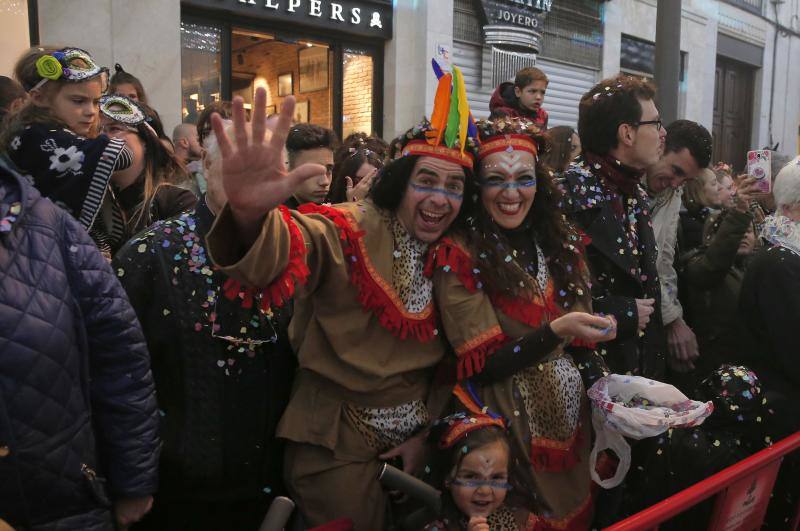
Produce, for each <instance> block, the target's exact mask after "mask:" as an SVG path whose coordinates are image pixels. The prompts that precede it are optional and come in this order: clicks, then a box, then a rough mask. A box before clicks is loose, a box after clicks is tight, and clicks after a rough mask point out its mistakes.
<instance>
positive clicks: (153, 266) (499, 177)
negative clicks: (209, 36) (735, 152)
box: [0, 47, 800, 531]
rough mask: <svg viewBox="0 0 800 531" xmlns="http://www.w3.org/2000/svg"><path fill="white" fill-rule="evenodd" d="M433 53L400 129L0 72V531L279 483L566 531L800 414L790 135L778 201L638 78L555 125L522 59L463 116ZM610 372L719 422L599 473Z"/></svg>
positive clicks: (61, 68) (59, 61)
mask: <svg viewBox="0 0 800 531" xmlns="http://www.w3.org/2000/svg"><path fill="white" fill-rule="evenodd" d="M436 74H437V77H439V80H438V86H437V90H436V98H435V102H434V108H433V112H432V114H431V117H430V120H423V121H422V122H420V123H419V124H416V125H413V126H412V127H410V128H409V129H408V130H407V131H406V132H405V133H404V134H402V135H400V136H399V137H398V138H395V139H393V140H392V141H391V142H388V143H387V142H385V141H384V140H382V139H380V138H377V137H375V136H371V135H369V134H367V133H354V134H351V135H349V136H348V137H347V138H345V139H343V140H342V141H341V142H340V141H339V139H338V138H337V135H336V134H335V132H334V131H333V130H331V129H329V128H326V127H322V126H319V125H314V124H306V123H296V124H295V123H292V118H291V117H292V115H293V108H294V100H293V98H291V97H288V98H286V99H285V101H284V103H283V106H282V108H281V110H280V112H279V113H278V114H274V115H270V116H267V115H266V107H267V106H266V103H267V102H266V93H265V91H264V90H263V89H258V90H257V91H256V92H255V96H254V103H253V108H252V112H251V115H250V120H249V121H248V120H247V119H246V114H245V110H244V107H243V103H242V101H241V99H238V98H237V99H236V100H235V101H233V102H217V103H214V104H212V105H209V106H207V107H206V108H205V109H204V110H203V111H202V113H201V114H200V115H199V116H198V119H197V123H196V124H180V125H178V126H177V127H176V128H175V129H174V131H173V134H172V136H171V137H170V136H168V135H167V134H166V133H165V131H164V127H163V125H162V122H161V119H160V117H159V115H158V113H157V112H156V111H155V110H154V109H152V108H151V107H150V106H148V103H147V102H148V99H147V96H146V93H145V87H144V86H143V85H142V83H141V82H139V80H138V79H137V78H136V77H135V76H134V75H132V74H131V73H128V72H126V71H125V70H124V69H123V68H122V66H120V65H119V64H117V65H115V73H114V75H113V76H111V77H110V79H109V78H108V70H107V69H105V68H103V67H101V66H100V65H98V64H97V63H96V62H95V61H94V59H93V58H92V56H91V55H90V54H89V53H88V52H86V51H84V50H81V49H78V48H62V49H57V48H52V47H36V48H32V49H31V50H29V51H28V52H27V53H26V54H24V55H23V56H22V57H21V58H20V59H19V61H18V62H17V64H16V68H15V71H14V79H10V78H0V109H2V113H3V119H2V120H3V121H2V125H1V126H0V152H1V153H2V157H0V312H2V319H0V345H2V348H1V349H0V351H1V352H2V356H0V396H2V399H1V400H0V477H1V478H3V481H0V529H3V526H4V525H10V526H11V527H12V528H14V529H30V530H38V531H50V530H66V529H88V530H110V529H113V528H115V527H116V528H118V529H128V528H129V527H131V528H132V529H134V530H143V531H147V530H170V531H172V530H179V531H180V530H187V531H188V530H203V529H208V530H220V529H225V530H253V531H255V530H256V529H258V527H259V525H260V523H261V522H262V520H263V518H264V516H265V514H266V512H267V510H268V508H269V505H270V503H271V502H272V500H273V499H275V498H276V497H277V496H288V497H289V498H291V499H292V500H293V501H294V502H295V503H296V504H297V511H296V513H295V515H294V518H293V520H292V523H291V524H290V525H291V526H292V527H291V528H292V529H310V528H318V529H356V530H368V531H371V530H380V529H428V530H432V529H438V530H468V531H479V530H489V529H491V530H537V531H543V530H585V529H590V528H595V527H598V526H604V525H608V524H610V523H613V522H615V521H618V520H620V519H622V518H623V517H625V516H626V515H630V514H633V513H635V512H637V511H638V510H641V509H643V508H645V507H646V506H648V505H652V504H653V503H656V502H657V501H659V500H662V499H664V498H666V497H668V496H669V495H671V494H674V493H675V492H678V491H679V490H681V489H683V488H686V487H688V486H689V485H691V484H692V483H694V482H696V481H699V480H700V479H703V478H705V477H708V476H709V475H711V474H713V473H715V472H717V471H719V470H722V469H723V468H725V467H727V466H729V465H731V464H733V463H735V462H737V461H739V460H741V459H743V458H744V457H746V456H748V455H751V454H752V453H755V452H757V451H758V450H760V449H763V448H765V447H768V446H770V445H771V444H772V443H774V442H776V441H778V440H780V439H781V438H783V437H785V436H787V435H789V434H791V433H793V432H795V431H797V430H800V417H798V415H797V414H796V411H795V410H794V405H795V404H797V403H798V401H800V371H798V369H797V366H796V365H795V364H794V363H793V362H794V361H795V359H794V358H795V357H796V353H797V351H796V350H794V349H795V348H796V347H795V344H794V342H793V340H794V323H795V322H796V319H797V317H796V316H797V315H800V157H795V158H792V159H787V160H784V161H783V162H785V164H783V165H782V167H776V168H775V170H774V172H773V175H774V176H775V177H774V179H773V182H772V183H771V186H770V192H769V193H764V192H762V191H760V190H762V188H760V186H759V183H758V182H757V179H756V178H755V177H753V176H750V175H747V174H746V173H744V172H734V171H732V169H731V167H730V165H728V164H725V163H722V162H720V163H717V164H714V163H713V161H712V137H711V135H710V134H709V132H708V130H707V129H706V128H705V127H703V126H702V125H701V124H699V123H696V122H692V121H689V120H677V121H674V122H673V123H670V124H663V123H662V121H661V118H660V116H659V111H658V108H657V106H656V101H657V95H656V92H655V89H654V87H653V85H651V84H650V82H648V81H647V80H644V79H640V78H635V77H631V76H628V75H623V74H619V75H616V76H614V77H612V78H609V79H605V80H602V81H601V82H599V83H598V84H597V85H596V86H594V87H593V88H592V89H591V90H589V91H588V92H587V93H586V94H585V95H584V96H583V97H582V98H581V100H580V104H579V118H578V123H577V130H575V129H573V128H571V127H567V126H558V127H553V128H548V122H549V119H548V113H547V111H546V110H545V108H544V107H545V103H544V102H545V99H546V92H547V86H548V78H547V76H546V75H545V73H544V72H542V71H541V70H539V69H537V68H533V67H531V68H525V69H523V70H521V71H520V72H519V73H517V75H516V79H515V80H514V82H513V83H512V82H508V83H503V84H501V85H500V86H498V87H497V89H496V91H495V92H494V94H493V95H492V98H491V101H490V109H491V116H490V117H488V118H487V119H483V120H479V121H477V122H476V121H475V120H474V119H473V117H472V115H471V113H470V111H469V108H468V105H467V104H466V93H465V89H464V84H463V78H462V77H461V75H460V72H459V71H458V69H457V68H455V67H454V68H453V72H452V73H447V72H442V71H437V72H436ZM409 125H410V124H409ZM780 160H782V159H781V158H780V157H779V156H777V154H775V156H773V161H776V162H777V161H780ZM793 316H794V317H793ZM793 353H795V354H793ZM612 373H615V374H620V375H630V376H639V377H643V378H646V379H648V381H659V382H666V383H669V384H672V385H674V386H675V387H676V388H678V389H680V390H681V391H682V392H683V393H685V395H686V396H688V397H689V398H692V399H695V400H699V401H703V402H710V403H712V404H713V405H714V412H713V413H712V414H711V416H710V417H708V419H707V420H706V421H705V423H703V424H701V425H697V426H693V427H691V428H685V429H670V430H669V432H668V433H665V434H664V436H662V437H651V438H646V439H643V440H641V441H629V442H630V445H631V450H632V452H631V463H630V465H631V467H630V472H629V473H628V475H627V477H626V478H625V481H624V482H623V483H622V485H620V486H618V487H615V488H612V489H603V488H600V487H599V486H598V484H597V483H596V482H594V481H593V480H592V475H593V474H597V475H599V477H601V478H605V477H610V476H612V475H613V474H614V471H615V469H616V467H617V466H618V464H619V460H620V457H621V456H619V455H616V454H615V453H614V452H611V451H607V452H603V453H602V454H601V456H600V458H599V459H597V460H596V462H595V460H594V459H590V455H589V454H590V450H591V448H592V444H593V441H594V439H595V436H596V434H595V433H594V429H593V424H592V420H591V415H592V406H591V404H590V400H589V398H588V396H587V390H588V389H590V388H591V387H592V386H593V385H595V384H596V383H597V382H598V381H599V380H601V379H602V378H604V377H606V376H608V375H609V374H612ZM386 463H389V464H391V465H393V466H395V467H396V468H398V469H400V470H402V471H403V472H404V473H406V474H409V475H413V476H416V477H417V478H419V479H421V480H422V481H424V482H426V483H428V484H429V485H431V486H432V487H434V488H435V489H438V491H440V492H441V497H440V498H439V499H438V503H437V504H435V505H436V506H437V507H438V508H439V509H438V510H436V511H433V510H431V509H430V507H429V506H427V505H425V504H424V503H422V502H421V500H419V499H415V498H414V496H408V495H405V494H403V493H398V492H395V491H391V490H387V489H386V488H384V487H383V486H382V484H381V483H380V482H379V480H378V479H377V478H378V476H379V474H380V472H381V470H383V468H384V467H385V465H386ZM799 477H800V466H799V465H798V459H797V458H794V459H793V458H791V457H790V458H788V459H787V460H786V463H785V464H784V468H783V472H782V474H781V475H780V476H779V478H778V481H777V483H776V486H775V489H774V492H773V500H772V503H771V505H770V512H769V515H768V518H767V524H766V525H767V526H768V527H769V528H770V529H785V528H787V527H786V526H787V525H788V522H789V519H790V518H791V517H793V515H794V513H793V511H794V510H795V509H796V508H797V500H798V497H797V495H798V490H800V485H798V478H799ZM709 510H710V508H709V507H706V506H703V505H701V506H698V507H697V508H695V509H693V510H692V511H691V512H690V513H689V514H686V515H683V517H682V518H683V520H681V519H680V518H678V519H676V520H675V521H673V522H672V525H674V526H676V527H681V526H683V527H686V526H687V525H689V526H690V527H689V528H692V529H694V528H696V527H691V526H692V525H696V522H697V521H698V516H699V515H701V514H702V513H708V512H709Z"/></svg>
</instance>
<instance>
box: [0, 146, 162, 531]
mask: <svg viewBox="0 0 800 531" xmlns="http://www.w3.org/2000/svg"><path fill="white" fill-rule="evenodd" d="M9 205H13V206H12V207H11V208H9ZM20 207H21V211H20V212H19V213H18V214H16V215H13V213H14V212H15V211H16V209H17V208H20ZM0 218H3V219H2V220H0V229H2V231H0V448H2V454H0V519H3V520H6V521H7V522H9V523H10V524H11V525H12V526H14V527H17V528H27V529H35V530H42V531H44V530H54V529H92V530H101V529H102V530H111V529H113V526H112V524H111V517H110V512H109V505H110V503H109V498H111V499H119V498H123V497H127V498H130V497H141V496H145V495H149V494H152V493H153V492H155V491H156V487H157V482H158V481H157V480H158V478H157V463H158V454H159V442H158V438H157V426H158V424H157V422H158V421H157V418H156V415H157V412H156V401H155V394H154V388H153V380H152V376H151V373H150V363H149V358H148V355H147V349H146V347H145V342H144V337H143V336H142V331H141V328H140V327H139V323H138V322H137V321H136V315H135V314H134V312H133V310H132V309H131V306H130V303H129V302H128V298H127V296H126V295H125V292H124V291H123V289H122V287H121V286H120V285H119V282H118V281H117V279H116V278H115V276H114V274H113V272H112V270H111V268H110V267H109V265H108V263H107V262H106V261H105V259H103V257H102V256H101V255H100V253H99V252H98V250H97V247H96V246H95V244H94V243H93V242H92V240H91V239H90V238H89V235H88V234H87V233H86V232H85V231H84V229H83V228H82V227H81V226H80V225H79V224H78V222H77V221H76V220H75V219H74V218H73V217H72V216H70V215H69V214H67V213H66V212H65V211H63V210H61V209H60V208H57V207H56V206H55V205H53V203H51V202H50V201H49V200H47V199H44V198H42V197H41V196H40V195H39V192H37V191H36V190H35V189H34V188H33V187H32V186H31V185H29V184H28V183H27V181H26V180H25V179H24V178H22V177H20V176H19V175H16V174H14V173H12V172H11V171H10V170H9V169H8V167H7V166H6V164H5V162H3V161H2V160H0Z"/></svg>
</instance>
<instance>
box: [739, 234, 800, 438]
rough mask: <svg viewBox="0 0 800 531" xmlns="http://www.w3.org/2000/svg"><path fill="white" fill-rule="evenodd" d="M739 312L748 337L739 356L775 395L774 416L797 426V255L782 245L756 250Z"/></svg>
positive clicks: (799, 425)
mask: <svg viewBox="0 0 800 531" xmlns="http://www.w3.org/2000/svg"><path fill="white" fill-rule="evenodd" d="M739 315H740V318H741V319H742V321H743V322H744V323H746V326H747V332H748V334H749V335H750V337H751V338H752V342H751V343H745V344H743V345H742V348H743V349H744V350H745V351H743V352H741V354H740V355H741V356H742V357H743V358H748V359H750V360H752V361H751V362H750V363H751V365H752V367H753V369H754V370H755V371H756V373H757V374H758V376H759V377H760V378H761V381H762V382H763V384H764V386H765V388H766V389H767V390H769V391H771V392H772V393H775V394H777V395H779V396H776V397H775V399H774V400H773V405H774V406H775V408H776V410H780V413H778V414H777V415H776V416H779V417H780V418H782V419H784V420H786V421H787V422H788V423H789V424H791V425H792V426H791V427H790V428H789V430H797V429H800V415H798V414H797V404H798V403H800V364H798V360H800V351H799V350H798V348H797V337H798V336H797V333H798V316H800V256H798V255H797V254H795V253H794V252H792V251H790V250H788V249H786V248H784V247H782V246H774V247H769V248H765V249H762V250H760V251H759V252H758V253H756V255H755V256H754V257H753V260H752V261H751V262H750V264H749V265H748V268H747V272H746V273H745V275H744V280H743V281H742V291H741V294H740V296H739ZM752 345H756V347H755V350H752V349H753V347H752Z"/></svg>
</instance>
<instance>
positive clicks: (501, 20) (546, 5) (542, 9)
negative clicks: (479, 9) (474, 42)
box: [483, 0, 553, 29]
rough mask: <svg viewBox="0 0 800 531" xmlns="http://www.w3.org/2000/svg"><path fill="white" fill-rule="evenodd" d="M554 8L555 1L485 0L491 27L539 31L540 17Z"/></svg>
mask: <svg viewBox="0 0 800 531" xmlns="http://www.w3.org/2000/svg"><path fill="white" fill-rule="evenodd" d="M552 7H553V0H483V9H484V11H485V12H486V18H487V20H488V21H489V25H506V26H517V27H522V28H528V29H537V28H538V27H539V24H540V22H539V16H538V15H540V14H541V13H546V12H549V11H550V9H551V8H552Z"/></svg>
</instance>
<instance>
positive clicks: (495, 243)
mask: <svg viewBox="0 0 800 531" xmlns="http://www.w3.org/2000/svg"><path fill="white" fill-rule="evenodd" d="M522 123H524V122H523V121H516V120H513V119H508V118H504V119H500V120H497V121H493V122H492V121H490V122H479V131H480V133H481V138H482V139H484V138H489V137H491V136H496V135H500V134H526V135H528V136H530V137H531V139H532V140H533V141H534V142H535V143H536V144H537V146H538V148H539V151H540V152H541V151H545V150H546V149H547V140H546V138H545V137H544V136H542V135H540V134H538V133H534V132H533V131H532V130H530V129H521V128H520V125H521V124H522ZM499 124H500V125H499ZM561 196H562V194H561V191H560V190H559V189H558V187H557V186H556V184H555V182H554V180H553V177H552V171H551V170H550V168H549V167H547V166H546V165H544V164H541V163H537V165H536V196H535V197H534V199H533V204H532V205H531V209H530V211H529V212H528V215H527V217H526V220H525V222H524V223H526V224H527V225H528V227H529V228H528V230H529V231H530V237H531V239H535V240H536V241H537V242H538V243H539V245H540V246H541V248H542V251H543V252H544V255H545V256H546V257H547V263H548V269H549V272H550V275H551V276H552V277H553V281H554V283H555V285H556V286H557V293H556V300H557V301H558V302H560V303H561V304H560V306H561V307H572V306H573V305H574V304H575V302H576V301H577V300H578V299H579V298H580V296H579V295H578V294H577V293H578V290H581V291H582V292H583V293H584V294H588V292H589V289H588V286H587V284H586V279H585V278H584V276H583V272H582V260H581V252H582V251H581V243H580V237H579V236H578V234H577V232H576V231H575V229H574V228H573V227H572V225H571V224H570V223H569V222H568V221H567V219H566V217H565V216H564V213H563V212H562V211H561V209H560V207H559V203H560V202H561V200H562V197H561ZM468 202H471V204H470V205H469V207H468V208H467V209H466V210H467V212H470V213H474V214H473V215H472V216H471V217H470V218H469V222H468V224H467V226H466V227H464V228H465V229H466V230H464V228H461V227H459V229H461V230H463V232H464V236H465V237H466V241H467V245H468V246H469V249H470V250H471V252H472V253H473V254H474V257H473V259H474V260H475V262H476V266H477V268H478V269H480V270H481V271H487V272H491V274H488V275H483V276H482V277H481V281H482V282H483V284H484V287H485V289H486V290H487V292H488V293H491V294H496V295H503V296H510V297H519V296H528V297H531V296H533V295H534V294H535V293H537V292H538V291H539V287H538V286H537V285H536V283H535V281H534V280H533V279H532V278H531V277H530V275H528V274H527V273H526V272H525V271H524V270H523V269H522V268H521V267H519V265H518V264H517V263H516V262H514V261H513V260H512V261H510V262H509V261H506V257H507V256H508V254H509V252H510V250H511V244H510V243H509V241H508V238H507V237H506V236H505V234H504V233H503V230H502V229H501V228H500V227H499V226H498V225H497V224H496V223H495V222H494V220H493V219H492V218H491V216H490V215H489V213H488V212H487V211H486V209H485V208H484V207H483V204H482V202H481V199H480V196H479V195H478V194H476V195H475V196H473V197H471V198H470V200H469V201H468ZM462 209H463V207H462ZM568 287H569V288H570V289H567V288H568Z"/></svg>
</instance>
